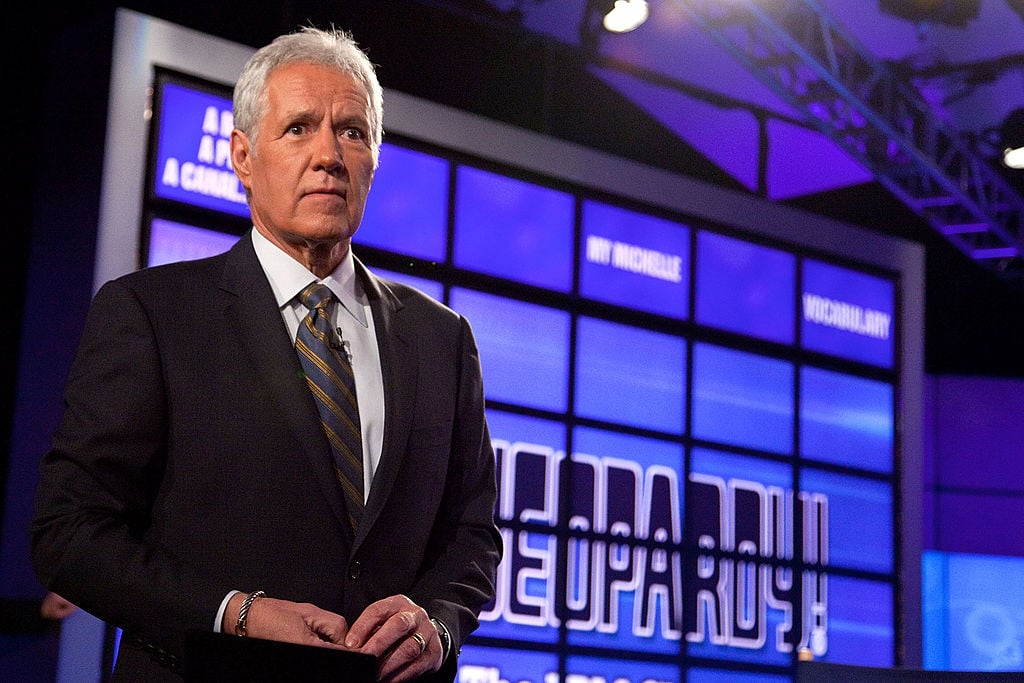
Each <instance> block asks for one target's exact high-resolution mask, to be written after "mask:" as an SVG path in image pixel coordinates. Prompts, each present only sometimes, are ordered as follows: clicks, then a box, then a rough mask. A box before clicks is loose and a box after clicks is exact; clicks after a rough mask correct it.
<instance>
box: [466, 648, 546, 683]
mask: <svg viewBox="0 0 1024 683" xmlns="http://www.w3.org/2000/svg"><path fill="white" fill-rule="evenodd" d="M558 671H559V661H558V656H557V655H554V654H550V653H546V652H531V651H528V650H504V649H499V648H494V647H482V646H477V645H465V646H464V647H463V648H462V651H461V653H460V654H459V677H458V680H459V681H466V682H474V683H475V682H477V681H479V682H480V683H500V682H502V681H536V682H537V683H547V682H548V681H557V680H559V679H558V678H557V676H558Z"/></svg>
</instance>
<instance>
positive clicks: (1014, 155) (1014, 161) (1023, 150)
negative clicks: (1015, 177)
mask: <svg viewBox="0 0 1024 683" xmlns="http://www.w3.org/2000/svg"><path fill="white" fill-rule="evenodd" d="M999 141H1000V144H1001V146H1002V149H1003V163H1004V164H1006V166H1007V168H1016V169H1024V108H1022V109H1014V110H1013V111H1012V112H1010V114H1009V115H1008V116H1007V117H1006V120H1005V121H1003V125H1002V127H1001V128H1000V131H999Z"/></svg>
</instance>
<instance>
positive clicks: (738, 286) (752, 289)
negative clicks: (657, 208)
mask: <svg viewBox="0 0 1024 683" xmlns="http://www.w3.org/2000/svg"><path fill="white" fill-rule="evenodd" d="M696 270H697V288H696V292H697V293H696V313H695V316H696V320H697V322H698V323H701V324H702V325H710V326H711V327H717V328H719V329H723V330H729V331H730V332H739V333H740V334H748V335H751V336H754V337H759V338H761V339H767V340H769V341H774V342H780V343H786V344H791V343H793V338H794V335H795V334H796V325H795V320H796V294H795V292H796V257H795V256H793V255H792V254H787V253H786V252H784V251H780V250H778V249H772V248H770V247H766V246H762V245H759V244H753V243H751V242H745V241H743V240H738V239H735V238H732V237H726V236H724V235H716V234H714V233H710V232H705V231H701V232H699V233H698V234H697V256H696Z"/></svg>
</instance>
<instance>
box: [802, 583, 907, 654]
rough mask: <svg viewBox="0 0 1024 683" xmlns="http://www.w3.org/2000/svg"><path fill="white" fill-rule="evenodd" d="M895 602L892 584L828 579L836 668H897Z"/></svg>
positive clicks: (830, 650)
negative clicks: (839, 665)
mask: <svg viewBox="0 0 1024 683" xmlns="http://www.w3.org/2000/svg"><path fill="white" fill-rule="evenodd" d="M893 605H895V599H894V595H893V586H892V584H891V583H888V582H883V581H869V580H866V579H856V578H849V577H845V576H837V575H835V574H832V575H830V576H829V577H828V633H827V636H825V637H827V639H828V653H827V654H825V655H824V656H822V657H820V658H817V659H820V660H821V661H825V662H831V663H833V664H855V665H857V666H876V667H891V666H893V665H894V664H895V657H896V649H895V647H894V646H893V643H894V642H895V639H896V627H895V623H896V622H895V614H894V612H893Z"/></svg>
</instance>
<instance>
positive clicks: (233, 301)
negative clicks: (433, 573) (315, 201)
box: [220, 236, 348, 528]
mask: <svg viewBox="0 0 1024 683" xmlns="http://www.w3.org/2000/svg"><path fill="white" fill-rule="evenodd" d="M220 288H221V292H220V294H221V296H222V298H223V306H224V317H225V320H226V321H227V323H228V324H229V325H231V326H232V327H233V328H234V329H235V331H236V333H237V335H238V338H239V339H240V340H241V344H242V347H243V348H244V349H245V351H246V353H247V354H248V360H249V361H250V362H251V364H252V366H253V367H254V368H255V369H256V371H257V372H258V373H259V374H260V376H261V377H262V378H263V381H264V382H265V386H266V387H268V389H269V392H270V394H271V396H273V397H274V399H275V400H276V402H277V407H278V410H279V414H280V415H281V417H282V420H283V422H284V423H285V424H286V425H287V426H288V428H289V429H290V430H291V431H292V433H293V434H294V436H295V440H296V442H297V443H298V444H299V447H300V450H301V451H302V457H305V458H306V460H307V461H308V464H309V468H310V471H311V472H313V473H314V477H315V478H316V480H317V482H318V484H319V485H320V488H321V491H322V492H323V494H324V497H325V498H326V499H327V501H328V503H329V504H330V506H331V509H332V510H333V511H334V514H335V515H336V517H337V518H338V521H339V522H342V523H343V526H344V527H346V528H347V526H348V522H347V516H346V513H345V503H344V500H343V498H342V495H341V488H340V487H339V486H338V482H337V479H335V476H334V472H333V471H332V468H331V465H330V463H331V455H330V452H329V450H328V445H327V440H326V439H325V438H323V436H322V434H323V432H322V431H321V428H320V422H319V417H318V415H317V411H316V406H315V404H314V403H313V398H312V395H311V394H310V392H309V389H308V388H307V386H306V382H305V380H304V379H303V376H302V369H301V367H300V365H299V360H298V357H297V356H296V355H295V349H294V347H293V346H292V343H291V340H290V339H289V337H288V332H287V330H286V329H285V326H284V323H283V322H282V320H281V314H280V311H278V308H277V302H276V301H275V299H274V294H273V292H272V290H271V289H270V283H269V282H267V278H266V276H265V275H264V274H263V268H262V267H261V266H260V264H259V260H258V259H257V258H256V252H255V251H254V250H253V248H252V241H251V238H250V237H249V236H245V237H243V238H242V239H241V240H239V242H238V243H237V244H236V245H235V246H234V247H233V248H232V249H231V251H230V252H229V253H228V254H227V261H226V264H225V268H224V274H223V277H222V279H221V284H220ZM296 455H297V456H298V454H296Z"/></svg>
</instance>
